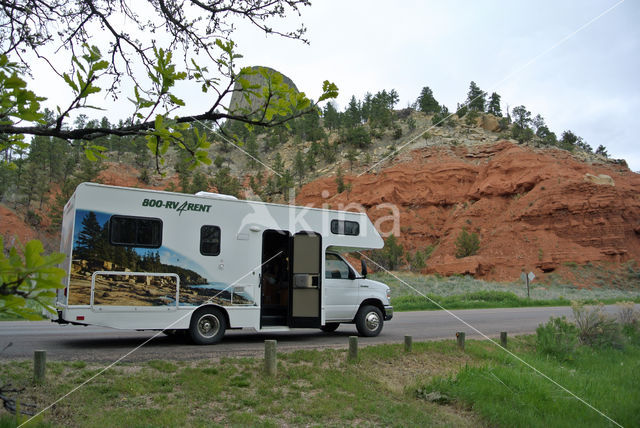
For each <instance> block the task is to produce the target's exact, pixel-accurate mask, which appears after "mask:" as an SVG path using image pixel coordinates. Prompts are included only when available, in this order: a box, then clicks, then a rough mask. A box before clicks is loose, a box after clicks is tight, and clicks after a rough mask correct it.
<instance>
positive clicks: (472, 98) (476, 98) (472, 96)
mask: <svg viewBox="0 0 640 428" xmlns="http://www.w3.org/2000/svg"><path fill="white" fill-rule="evenodd" d="M486 98H487V93H486V92H485V91H483V90H481V89H480V88H479V87H478V85H476V82H474V81H471V83H470V84H469V92H468V93H467V106H469V109H470V110H475V111H477V112H484V106H485V104H486V103H487V100H486Z"/></svg>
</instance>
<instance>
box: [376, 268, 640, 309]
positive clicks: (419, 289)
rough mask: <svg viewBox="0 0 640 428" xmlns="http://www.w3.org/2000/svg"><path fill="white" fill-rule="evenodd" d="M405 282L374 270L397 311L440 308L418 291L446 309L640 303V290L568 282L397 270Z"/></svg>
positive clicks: (396, 273)
mask: <svg viewBox="0 0 640 428" xmlns="http://www.w3.org/2000/svg"><path fill="white" fill-rule="evenodd" d="M394 274H395V275H396V276H398V278H400V279H401V280H402V281H404V282H406V283H407V284H409V285H410V286H411V287H413V288H414V289H415V290H414V289H412V288H410V287H407V285H405V284H403V283H402V281H399V280H398V279H396V278H394V277H393V276H392V275H390V274H387V273H374V274H371V275H370V278H371V279H375V280H377V281H381V282H384V283H385V284H387V285H388V286H389V287H391V299H392V304H393V307H394V310H397V311H416V310H434V309H439V308H438V306H437V305H435V304H433V303H431V302H430V301H429V300H428V299H425V298H424V297H422V296H421V294H419V293H423V294H426V295H427V296H428V297H429V298H430V299H432V300H434V301H436V302H438V303H439V304H440V305H442V306H444V307H445V308H447V309H475V308H515V307H529V306H568V305H569V304H570V303H571V302H572V301H579V302H583V303H596V302H602V303H606V304H610V303H616V302H619V301H634V302H636V303H640V289H638V288H637V284H636V285H635V289H629V287H627V288H626V289H621V288H595V287H594V288H580V287H576V286H574V285H571V284H568V283H555V282H554V283H552V284H545V285H544V286H541V285H540V284H535V283H534V284H533V285H532V286H531V287H530V296H531V297H530V298H529V297H527V290H526V287H525V286H524V285H522V284H519V283H518V284H516V283H498V282H491V281H483V280H477V279H474V278H473V277H471V276H452V277H447V278H443V277H440V276H437V275H420V274H414V273H411V272H394Z"/></svg>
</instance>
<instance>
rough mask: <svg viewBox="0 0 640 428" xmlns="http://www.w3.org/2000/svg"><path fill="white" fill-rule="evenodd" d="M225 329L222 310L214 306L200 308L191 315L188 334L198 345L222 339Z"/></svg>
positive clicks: (209, 343)
mask: <svg viewBox="0 0 640 428" xmlns="http://www.w3.org/2000/svg"><path fill="white" fill-rule="evenodd" d="M225 329H226V323H225V319H224V315H223V314H222V311H220V310H219V309H216V308H202V309H198V310H197V311H195V312H194V313H193V315H192V316H191V324H190V325H189V336H191V340H193V341H194V342H195V343H196V344H198V345H211V344H214V343H217V342H219V341H220V340H221V339H222V336H224V331H225Z"/></svg>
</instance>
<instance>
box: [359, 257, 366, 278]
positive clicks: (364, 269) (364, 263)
mask: <svg viewBox="0 0 640 428" xmlns="http://www.w3.org/2000/svg"><path fill="white" fill-rule="evenodd" d="M360 271H361V272H362V277H363V278H366V277H367V262H365V261H364V259H360Z"/></svg>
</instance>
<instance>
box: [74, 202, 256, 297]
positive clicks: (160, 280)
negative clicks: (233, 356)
mask: <svg viewBox="0 0 640 428" xmlns="http://www.w3.org/2000/svg"><path fill="white" fill-rule="evenodd" d="M111 217H112V215H111V214H109V213H104V212H99V211H86V210H77V211H76V215H75V225H74V236H73V254H72V261H71V272H70V278H69V288H68V293H69V302H68V304H69V305H89V304H91V281H92V275H93V274H94V273H95V272H99V273H97V274H96V275H95V290H94V301H93V304H94V305H110V306H174V305H176V298H178V301H179V302H178V304H179V305H180V306H199V305H201V304H203V303H205V302H207V301H211V302H212V303H215V304H218V305H223V306H228V305H254V304H255V301H254V299H253V298H252V297H251V296H249V295H247V294H246V293H244V292H243V291H242V289H238V288H235V287H229V284H226V283H224V282H217V281H216V280H215V278H214V277H211V276H210V275H209V274H208V273H207V271H206V270H205V269H203V268H202V267H201V266H200V265H198V263H196V262H195V261H193V260H191V259H189V258H188V257H185V256H184V255H182V254H180V253H178V252H176V251H174V250H172V249H171V248H169V247H168V246H164V245H161V246H159V247H154V248H145V247H137V246H128V245H125V244H122V243H120V244H118V243H117V244H113V243H112V242H111V240H110V235H109V233H110V230H109V221H110V219H111ZM132 233H140V231H138V232H136V231H135V230H134V231H132ZM194 245H198V243H194ZM178 264H179V265H178ZM111 272H114V273H111ZM178 279H179V281H178ZM178 282H179V290H178Z"/></svg>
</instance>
